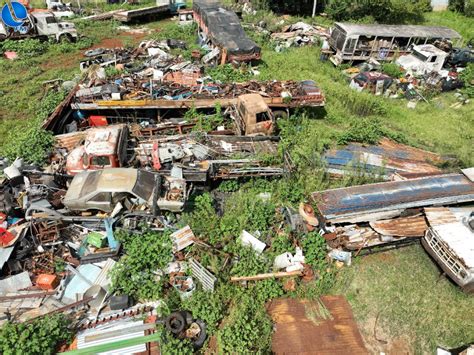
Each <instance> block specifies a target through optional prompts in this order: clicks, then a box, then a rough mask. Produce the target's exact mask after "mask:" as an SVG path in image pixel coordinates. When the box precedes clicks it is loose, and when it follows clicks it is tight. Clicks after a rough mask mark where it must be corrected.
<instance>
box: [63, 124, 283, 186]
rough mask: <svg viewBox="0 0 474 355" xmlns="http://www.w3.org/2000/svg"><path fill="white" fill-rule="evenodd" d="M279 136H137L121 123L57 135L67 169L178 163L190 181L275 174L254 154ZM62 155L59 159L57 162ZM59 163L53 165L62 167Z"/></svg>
mask: <svg viewBox="0 0 474 355" xmlns="http://www.w3.org/2000/svg"><path fill="white" fill-rule="evenodd" d="M278 141H279V139H278V137H268V136H260V137H245V136H227V135H207V136H203V135H199V136H196V137H195V136H193V135H192V134H190V135H175V136H142V135H141V134H140V133H139V132H137V131H133V132H130V130H129V128H128V126H127V125H125V124H118V125H110V126H105V127H95V128H90V129H87V130H86V131H80V132H74V133H69V134H64V135H58V136H56V147H57V149H58V150H62V151H64V150H65V151H66V153H67V157H66V167H65V169H66V173H67V174H68V175H76V174H78V173H80V172H82V171H87V170H99V169H107V168H117V167H133V166H137V167H141V168H145V169H151V170H153V171H155V172H157V173H159V174H161V175H169V174H170V173H171V169H172V166H173V165H174V164H175V163H178V164H180V166H181V168H182V170H183V176H184V178H185V179H186V180H187V181H189V182H207V181H208V180H209V179H214V180H215V179H231V178H238V177H244V176H279V175H282V174H283V173H284V171H285V170H284V169H283V168H282V167H280V166H278V165H277V166H275V165H268V164H262V163H261V161H260V159H259V158H258V157H259V154H269V155H274V154H276V153H277V145H278ZM61 161H63V160H62V159H61V160H60V162H59V163H58V164H61ZM63 170H64V168H63V167H60V166H58V171H59V172H62V171H63Z"/></svg>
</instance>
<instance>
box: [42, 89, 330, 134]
mask: <svg viewBox="0 0 474 355" xmlns="http://www.w3.org/2000/svg"><path fill="white" fill-rule="evenodd" d="M112 85H113V84H108V85H106V86H103V87H93V88H87V89H80V88H79V87H77V88H76V89H75V90H73V91H71V92H70V94H69V95H68V96H67V97H66V98H65V100H64V101H63V102H62V103H61V104H60V105H59V106H58V107H57V108H56V110H55V111H54V112H53V113H52V114H51V115H50V116H49V117H48V118H47V119H46V120H45V121H44V122H43V128H44V129H46V130H49V131H52V132H54V133H55V134H62V133H67V132H68V131H69V130H68V128H67V127H68V125H70V124H72V123H74V122H77V121H78V120H79V121H80V120H89V121H90V120H91V117H95V116H100V117H106V119H103V121H105V122H106V124H113V123H128V122H131V121H134V122H137V123H140V122H143V121H150V120H153V121H155V122H157V121H158V122H161V123H163V122H164V121H166V120H168V122H170V121H169V118H175V119H176V122H178V123H175V124H174V125H175V126H176V125H178V126H179V125H180V123H179V122H180V120H179V119H180V118H181V121H182V117H183V116H184V114H185V113H186V112H187V111H188V110H189V109H196V110H200V111H202V112H205V113H211V114H212V113H213V112H215V109H216V106H218V107H220V108H221V109H222V110H224V111H225V110H226V109H232V108H234V107H235V106H236V105H237V104H238V98H239V96H241V95H245V94H252V93H258V94H260V96H261V97H262V101H263V102H264V103H265V104H266V105H267V106H268V107H269V109H270V110H271V111H272V113H273V115H274V117H275V119H280V118H285V117H288V116H289V114H290V113H291V112H292V111H293V110H294V109H297V108H305V107H306V108H307V107H322V106H324V105H325V102H326V101H325V96H324V94H323V93H322V92H321V90H320V89H319V87H318V86H317V85H316V83H315V82H314V81H311V80H306V81H301V82H296V81H271V82H257V81H252V82H248V83H244V84H231V85H229V84H221V85H217V84H214V85H208V86H207V87H206V92H204V90H203V89H202V87H200V86H198V87H185V86H182V87H179V88H178V89H176V86H175V85H173V86H172V90H178V91H179V92H182V93H181V94H179V95H177V96H175V97H172V96H169V95H165V96H166V98H165V97H159V98H157V99H153V98H145V97H144V98H141V99H131V98H129V96H133V95H135V91H134V90H135V89H133V90H132V89H129V90H128V91H127V92H129V94H127V93H124V94H123V95H118V94H120V93H114V97H115V94H117V96H120V97H121V98H122V99H117V100H112V93H111V89H112V91H117V90H115V89H114V87H113V86H112ZM134 85H135V84H134ZM165 89H166V87H164V86H163V85H161V86H159V90H161V91H163V90H165ZM150 91H153V89H150ZM146 96H150V94H149V93H148V94H147V95H146ZM112 117H114V120H108V118H112ZM92 125H94V124H92Z"/></svg>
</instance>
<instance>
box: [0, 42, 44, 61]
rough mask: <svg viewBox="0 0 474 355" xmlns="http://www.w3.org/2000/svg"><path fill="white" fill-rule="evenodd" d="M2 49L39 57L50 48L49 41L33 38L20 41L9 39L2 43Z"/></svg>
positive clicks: (24, 55)
mask: <svg viewBox="0 0 474 355" xmlns="http://www.w3.org/2000/svg"><path fill="white" fill-rule="evenodd" d="M0 49H1V50H3V51H13V52H17V53H18V55H19V56H20V57H37V56H39V55H41V54H43V53H45V52H46V51H47V50H48V42H42V41H40V40H39V39H32V38H27V39H24V40H20V41H18V40H11V39H7V40H6V41H3V42H2V43H0Z"/></svg>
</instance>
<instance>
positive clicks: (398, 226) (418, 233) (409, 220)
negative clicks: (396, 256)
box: [370, 215, 428, 237]
mask: <svg viewBox="0 0 474 355" xmlns="http://www.w3.org/2000/svg"><path fill="white" fill-rule="evenodd" d="M370 226H371V227H372V228H373V229H374V230H375V231H376V232H377V233H379V234H381V235H387V236H392V237H422V236H424V235H425V232H426V230H427V229H428V226H427V224H426V221H425V217H424V216H422V215H419V216H411V217H400V218H394V219H387V220H382V221H375V222H370Z"/></svg>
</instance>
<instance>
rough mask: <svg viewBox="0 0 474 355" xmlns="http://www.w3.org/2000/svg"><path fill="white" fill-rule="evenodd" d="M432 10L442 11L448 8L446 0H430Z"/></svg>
mask: <svg viewBox="0 0 474 355" xmlns="http://www.w3.org/2000/svg"><path fill="white" fill-rule="evenodd" d="M431 6H432V7H433V11H443V10H446V9H447V8H448V0H431Z"/></svg>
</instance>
